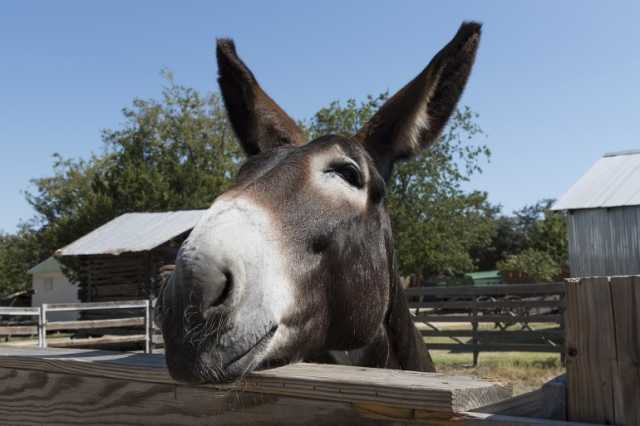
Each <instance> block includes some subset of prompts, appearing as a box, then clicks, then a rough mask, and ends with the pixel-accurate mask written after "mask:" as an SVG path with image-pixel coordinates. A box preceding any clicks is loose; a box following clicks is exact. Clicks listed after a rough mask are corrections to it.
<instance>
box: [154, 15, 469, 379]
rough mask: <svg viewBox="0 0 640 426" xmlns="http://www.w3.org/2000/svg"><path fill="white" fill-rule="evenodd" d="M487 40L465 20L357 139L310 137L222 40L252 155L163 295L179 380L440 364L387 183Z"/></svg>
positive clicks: (440, 120) (201, 225) (439, 123)
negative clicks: (417, 310) (417, 305)
mask: <svg viewBox="0 0 640 426" xmlns="http://www.w3.org/2000/svg"><path fill="white" fill-rule="evenodd" d="M479 40H480V24H478V23H474V22H468V23H463V24H462V26H461V27H460V29H459V30H458V32H457V34H456V35H455V37H454V38H453V39H452V40H451V41H450V42H449V44H447V45H446V46H445V47H444V48H443V49H442V50H441V51H440V52H439V53H438V54H436V56H435V57H434V58H433V59H432V61H431V62H430V63H429V65H428V66H427V67H426V68H425V69H424V70H423V71H422V72H421V73H420V74H419V75H418V76H417V77H416V78H415V79H414V80H412V81H411V82H410V83H408V84H407V85H406V86H405V87H403V88H402V89H401V90H400V91H399V92H398V93H396V94H395V95H394V96H393V97H391V98H390V99H389V100H388V101H387V102H386V103H385V104H384V105H383V106H382V107H381V108H380V110H379V111H378V112H377V113H376V114H375V115H374V116H373V117H372V119H371V120H370V122H368V123H367V124H366V125H365V126H363V128H362V129H361V130H360V131H358V133H357V134H356V135H355V136H353V137H350V138H347V137H341V136H336V135H327V136H323V137H320V138H318V139H315V140H313V141H310V142H307V141H306V138H305V135H304V133H303V131H302V130H301V129H300V128H299V127H298V126H297V125H296V123H295V122H294V121H293V120H292V119H291V118H290V117H289V116H288V115H287V114H286V113H285V112H284V111H283V110H282V109H281V108H280V107H279V106H278V105H277V104H276V103H275V102H274V101H273V100H272V99H271V98H270V97H269V96H268V95H267V94H266V93H265V92H264V91H263V90H262V88H261V87H260V85H259V84H258V82H257V80H256V78H255V77H254V75H253V73H252V72H251V71H250V70H249V68H248V67H247V66H246V65H245V64H244V62H242V60H240V58H239V57H238V55H237V54H236V49H235V46H234V43H233V41H231V40H228V39H221V40H218V42H217V61H218V69H219V79H218V82H219V84H220V89H221V92H222V97H223V99H224V103H225V106H226V109H227V113H228V116H229V120H230V122H231V125H232V127H233V129H234V131H235V133H236V136H237V138H238V140H239V142H240V145H241V146H242V148H243V150H244V151H245V153H246V154H247V157H248V159H247V161H246V162H245V163H244V164H243V165H242V167H241V168H240V170H239V172H238V176H237V179H236V182H235V184H234V186H233V187H232V188H231V189H229V190H228V191H227V192H225V193H223V194H222V195H220V196H219V197H218V198H216V200H215V201H214V203H213V205H212V206H211V207H210V208H209V209H208V210H207V211H206V212H205V213H204V214H203V217H202V218H201V219H200V221H199V222H198V223H197V225H196V226H195V228H194V229H193V231H192V232H191V234H190V235H189V237H188V238H187V239H186V240H185V241H184V243H183V245H182V247H181V248H180V251H179V252H178V255H177V259H176V268H175V272H174V273H173V274H172V275H171V277H170V278H169V280H168V283H167V285H166V286H164V288H163V290H162V292H161V293H162V294H161V295H160V298H159V303H158V312H159V314H158V321H159V323H160V324H161V327H162V332H163V336H164V341H165V345H166V361H167V365H168V368H169V371H170V373H171V375H172V376H173V377H174V378H175V379H177V380H180V381H186V382H191V383H202V382H209V383H220V382H227V381H233V380H236V379H238V378H239V377H241V376H242V375H243V374H245V373H247V372H249V371H252V370H255V369H261V368H268V367H273V366H278V365H283V364H287V363H291V362H296V361H301V360H303V361H308V362H323V363H340V364H351V365H357V366H367V367H379V368H395V369H406V370H416V371H435V369H434V365H433V362H432V360H431V358H430V356H429V352H428V350H427V348H426V346H425V344H424V342H423V340H422V338H421V336H420V334H419V333H418V331H417V330H416V328H415V326H414V324H413V322H412V320H411V317H410V313H409V310H408V307H407V302H406V300H405V297H404V295H403V293H402V289H401V287H400V284H399V278H398V272H397V265H396V260H395V257H394V250H393V241H392V235H391V226H390V220H389V215H388V213H387V211H386V210H385V206H384V197H385V182H386V181H388V180H389V179H390V178H391V176H392V170H393V165H394V163H395V162H396V161H400V160H403V159H407V158H410V157H412V156H414V155H417V154H418V153H419V152H420V150H422V149H424V148H427V147H428V146H429V145H431V144H432V143H434V142H435V141H436V140H437V138H438V136H439V134H440V132H441V131H442V129H443V128H444V126H445V124H446V122H447V120H448V119H449V116H450V115H451V113H452V111H453V110H454V108H455V107H456V104H457V102H458V99H459V98H460V95H461V94H462V91H463V89H464V86H465V84H466V81H467V79H468V76H469V74H470V72H471V67H472V65H473V62H474V59H475V54H476V51H477V48H478V43H479Z"/></svg>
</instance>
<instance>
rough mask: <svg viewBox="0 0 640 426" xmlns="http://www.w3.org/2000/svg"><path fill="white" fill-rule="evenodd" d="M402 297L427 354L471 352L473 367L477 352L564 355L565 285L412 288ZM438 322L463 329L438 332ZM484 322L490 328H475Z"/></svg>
mask: <svg viewBox="0 0 640 426" xmlns="http://www.w3.org/2000/svg"><path fill="white" fill-rule="evenodd" d="M405 294H406V296H407V298H408V301H409V308H410V310H411V312H412V313H413V315H414V321H415V322H416V323H418V328H419V329H420V331H421V333H422V335H423V336H425V337H427V343H428V346H429V348H430V349H435V350H437V349H444V350H452V351H461V352H472V353H473V363H474V365H476V364H477V362H478V356H479V353H480V352H482V351H522V352H559V353H563V352H564V350H563V348H564V316H563V314H564V309H565V284H564V283H552V284H509V285H498V286H487V287H462V286H461V287H414V288H409V289H407V290H405ZM441 323H449V324H451V323H460V324H461V325H464V324H466V325H468V327H460V328H459V329H458V328H456V329H446V330H442V329H441V328H442V326H441V325H440V324H441ZM487 323H488V324H492V326H493V327H492V328H491V329H487V328H486V327H483V328H480V324H487ZM535 323H538V324H539V323H545V324H544V325H543V326H537V325H535ZM429 337H447V338H449V339H451V342H449V343H441V342H429V340H428V338H429Z"/></svg>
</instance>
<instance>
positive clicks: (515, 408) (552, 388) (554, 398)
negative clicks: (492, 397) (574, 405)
mask: <svg viewBox="0 0 640 426" xmlns="http://www.w3.org/2000/svg"><path fill="white" fill-rule="evenodd" d="M566 386H567V379H566V376H565V375H562V376H559V377H556V378H554V379H552V380H550V381H548V382H547V383H545V384H544V385H543V386H542V387H541V388H539V389H536V390H534V391H532V392H527V393H525V394H522V395H518V396H515V397H513V398H509V399H506V400H504V401H500V402H498V403H496V404H493V405H490V406H486V407H480V408H478V409H476V410H473V411H477V412H482V413H493V414H502V415H507V416H518V417H538V418H543V419H554V420H567V405H566V398H567V395H566Z"/></svg>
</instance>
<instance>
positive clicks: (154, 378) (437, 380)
mask: <svg viewBox="0 0 640 426" xmlns="http://www.w3.org/2000/svg"><path fill="white" fill-rule="evenodd" d="M163 364H164V359H163V357H162V356H160V355H144V354H132V353H115V354H114V353H111V352H105V351H79V350H73V351H71V350H66V351H65V350H58V351H53V350H38V349H22V348H19V349H18V348H5V347H2V348H0V368H7V369H14V370H35V371H41V372H45V373H48V372H51V371H55V372H56V373H65V374H70V375H73V376H81V377H84V376H92V377H102V378H107V379H118V380H127V381H133V382H151V383H163V384H175V382H174V381H173V380H172V379H171V377H169V375H168V373H167V371H166V369H165V368H164V365H163ZM205 387H207V388H211V389H214V390H227V391H231V390H243V391H246V392H254V393H266V394H270V395H279V396H286V397H298V398H300V397H304V398H311V399H319V400H326V401H336V402H348V403H359V402H376V403H380V404H386V405H390V406H396V407H406V408H412V409H422V410H431V411H435V412H439V413H448V414H451V413H455V412H459V411H466V410H470V409H473V408H477V407H479V406H484V405H488V404H490V403H493V402H497V401H499V400H501V399H504V398H506V397H508V396H509V395H510V393H511V389H510V387H509V386H504V385H501V384H499V383H495V382H489V381H483V380H478V379H474V378H470V377H461V376H455V377H454V376H445V375H442V374H437V373H418V372H411V371H400V370H384V369H372V368H361V367H349V366H340V365H317V364H293V365H288V366H285V367H281V368H276V369H272V370H265V371H260V372H257V373H252V374H249V375H248V376H246V378H245V379H244V380H243V381H242V382H240V383H238V384H233V385H227V386H205Z"/></svg>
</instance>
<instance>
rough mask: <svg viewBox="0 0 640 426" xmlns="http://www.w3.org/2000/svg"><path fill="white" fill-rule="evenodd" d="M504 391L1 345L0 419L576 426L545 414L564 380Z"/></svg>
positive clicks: (368, 372)
mask: <svg viewBox="0 0 640 426" xmlns="http://www.w3.org/2000/svg"><path fill="white" fill-rule="evenodd" d="M61 389H63V390H64V391H62V392H61V391H60V390H61ZM510 395H511V389H510V386H505V385H502V384H500V383H496V382H492V381H490V380H482V379H474V378H471V377H462V376H448V375H444V374H434V373H419V372H414V371H400V370H385V369H371V368H363V367H354V366H341V365H318V364H303V363H300V364H294V365H288V366H285V367H280V368H276V369H270V370H264V371H259V372H253V373H250V374H247V375H246V376H244V377H243V378H242V379H241V380H240V381H238V382H236V383H232V384H227V385H190V384H185V383H177V382H175V381H174V380H173V379H172V378H171V377H170V376H169V374H168V372H167V370H166V368H165V366H164V357H163V356H162V355H161V354H151V355H146V354H139V353H115V352H107V351H96V350H84V351H83V350H78V349H37V348H20V349H18V348H6V347H5V348H3V347H0V424H1V425H4V424H7V425H15V424H20V425H41V424H52V425H53V424H55V425H64V424H105V423H113V422H116V423H117V424H123V425H124V424H126V425H139V424H154V425H160V424H172V425H211V424H220V425H247V424H251V425H263V426H266V425H280V426H282V425H307V424H313V425H316V424H318V425H356V426H365V425H375V426H383V425H400V424H403V425H404V424H415V425H418V424H422V425H425V424H429V425H440V426H507V425H512V426H516V425H517V426H580V425H582V424H578V423H567V422H565V421H562V420H550V419H549V417H550V418H559V419H563V418H564V398H563V397H562V395H564V385H563V384H562V383H558V384H557V385H554V386H545V387H543V388H542V389H540V390H538V391H535V392H534V393H531V394H527V395H522V396H518V397H516V398H510ZM523 404H524V405H525V406H526V407H522V406H523ZM537 407H541V408H540V409H537ZM542 407H543V408H544V409H543V408H542ZM523 408H524V410H523ZM531 409H534V412H533V413H532V414H533V416H532V417H529V416H528V414H527V411H531ZM541 417H542V418H541ZM544 417H547V418H544ZM582 426H585V425H582ZM591 426H595V425H591Z"/></svg>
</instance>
